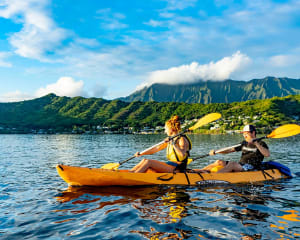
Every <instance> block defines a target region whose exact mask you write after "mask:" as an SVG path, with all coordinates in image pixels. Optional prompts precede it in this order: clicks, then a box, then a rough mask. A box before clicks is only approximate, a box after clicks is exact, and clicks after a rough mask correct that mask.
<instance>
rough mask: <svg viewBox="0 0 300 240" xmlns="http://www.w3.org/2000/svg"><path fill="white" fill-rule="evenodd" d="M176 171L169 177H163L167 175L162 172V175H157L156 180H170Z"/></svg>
mask: <svg viewBox="0 0 300 240" xmlns="http://www.w3.org/2000/svg"><path fill="white" fill-rule="evenodd" d="M175 174H176V173H175V172H173V175H172V176H171V177H169V178H163V177H164V176H168V174H164V175H161V176H159V177H157V180H160V181H165V182H166V181H170V180H172V179H173V178H174V175H175Z"/></svg>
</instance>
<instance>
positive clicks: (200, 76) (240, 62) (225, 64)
mask: <svg viewBox="0 0 300 240" xmlns="http://www.w3.org/2000/svg"><path fill="white" fill-rule="evenodd" d="M250 62H251V60H250V58H249V57H248V56H246V55H244V54H242V53H240V52H239V51H238V52H236V53H235V54H233V55H232V56H230V57H224V58H223V59H221V60H219V61H217V62H210V63H208V64H203V65H200V64H199V63H197V62H192V63H191V64H190V65H182V66H179V67H172V68H169V69H167V70H159V71H154V72H152V73H150V76H149V78H148V79H147V81H146V82H145V83H143V84H142V85H140V86H139V87H138V89H140V88H142V87H145V86H149V85H152V84H154V83H166V84H184V83H194V82H197V81H199V80H216V81H222V80H225V79H228V78H229V77H230V76H231V74H232V73H234V72H236V71H240V70H242V69H243V68H244V67H245V66H246V65H248V64H249V63H250Z"/></svg>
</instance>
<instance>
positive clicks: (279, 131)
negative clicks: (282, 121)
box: [267, 124, 300, 138]
mask: <svg viewBox="0 0 300 240" xmlns="http://www.w3.org/2000/svg"><path fill="white" fill-rule="evenodd" d="M299 133H300V126H299V125H297V124H286V125H282V126H280V127H278V128H276V129H275V130H274V131H273V132H271V133H270V134H269V135H268V136H267V138H285V137H290V136H294V135H297V134H299Z"/></svg>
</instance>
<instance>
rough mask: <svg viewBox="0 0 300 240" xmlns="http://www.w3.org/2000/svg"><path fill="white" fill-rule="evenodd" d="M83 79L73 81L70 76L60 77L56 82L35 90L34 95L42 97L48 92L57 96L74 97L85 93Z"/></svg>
mask: <svg viewBox="0 0 300 240" xmlns="http://www.w3.org/2000/svg"><path fill="white" fill-rule="evenodd" d="M83 85H84V83H83V81H77V82H76V81H75V80H74V79H73V78H71V77H61V78H60V79H58V81H57V82H56V83H53V84H49V85H47V86H46V87H42V88H40V89H39V90H37V91H36V94H35V95H36V97H42V96H44V95H47V94H49V93H54V94H56V95H58V96H68V97H76V96H82V95H85V94H84V91H83Z"/></svg>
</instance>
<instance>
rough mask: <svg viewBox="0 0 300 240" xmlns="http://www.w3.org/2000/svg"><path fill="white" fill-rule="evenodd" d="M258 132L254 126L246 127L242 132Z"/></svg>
mask: <svg viewBox="0 0 300 240" xmlns="http://www.w3.org/2000/svg"><path fill="white" fill-rule="evenodd" d="M253 131H254V132H256V129H255V127H254V126H253V125H246V126H245V127H244V128H243V131H242V132H253Z"/></svg>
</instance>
